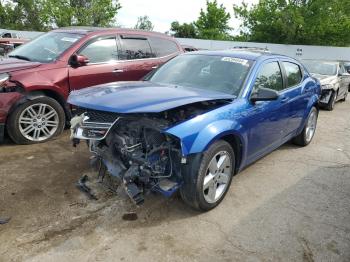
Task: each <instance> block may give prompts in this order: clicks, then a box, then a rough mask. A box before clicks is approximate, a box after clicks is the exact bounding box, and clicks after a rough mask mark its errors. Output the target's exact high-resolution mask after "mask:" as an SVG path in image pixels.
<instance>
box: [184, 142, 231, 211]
mask: <svg viewBox="0 0 350 262" xmlns="http://www.w3.org/2000/svg"><path fill="white" fill-rule="evenodd" d="M189 164H190V165H192V166H191V167H190V168H189V170H191V171H190V172H191V173H190V174H186V173H185V174H184V176H188V177H190V179H187V180H186V179H185V185H184V186H183V187H182V188H181V191H180V192H181V196H182V199H183V200H184V201H185V202H186V203H187V204H188V205H190V206H191V207H193V208H195V209H197V210H201V211H208V210H210V209H213V208H214V207H216V206H217V205H218V204H219V203H220V202H221V201H222V200H223V198H224V197H225V195H226V193H227V191H228V189H229V187H230V184H231V180H232V176H233V172H234V170H235V155H234V151H233V149H232V147H231V146H230V144H229V143H227V142H226V141H223V140H220V141H217V142H215V143H214V144H212V145H211V146H210V147H209V149H208V150H207V151H206V152H204V153H203V157H202V158H201V160H200V161H199V162H198V163H197V164H196V163H195V162H193V163H189ZM198 166H199V168H198Z"/></svg>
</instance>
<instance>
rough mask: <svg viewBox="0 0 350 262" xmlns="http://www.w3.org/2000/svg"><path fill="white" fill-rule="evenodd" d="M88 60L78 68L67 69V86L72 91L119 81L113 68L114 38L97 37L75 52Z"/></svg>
mask: <svg viewBox="0 0 350 262" xmlns="http://www.w3.org/2000/svg"><path fill="white" fill-rule="evenodd" d="M77 53H78V54H81V55H84V56H86V57H87V58H88V59H89V63H88V64H87V65H84V66H79V67H71V66H70V67H69V84H70V88H71V89H72V90H77V89H81V88H85V87H88V86H93V85H98V84H104V83H109V82H114V81H119V80H120V79H119V75H118V73H115V71H114V70H115V68H116V67H117V65H118V60H119V59H118V49H117V42H116V36H105V37H99V38H96V39H94V40H91V41H89V42H87V43H86V44H85V45H83V46H82V48H80V50H79V51H78V52H77Z"/></svg>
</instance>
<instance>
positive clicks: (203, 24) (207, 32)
mask: <svg viewBox="0 0 350 262" xmlns="http://www.w3.org/2000/svg"><path fill="white" fill-rule="evenodd" d="M230 18H231V15H230V14H229V13H228V12H226V9H225V7H224V6H223V5H222V4H221V5H218V3H217V1H216V0H214V1H209V0H207V7H206V10H205V11H204V10H203V9H201V12H200V15H199V18H198V20H197V21H196V22H195V26H196V27H197V30H198V37H199V38H202V39H216V40H226V39H230V35H229V31H230V30H231V28H230V27H229V25H228V22H229V20H230Z"/></svg>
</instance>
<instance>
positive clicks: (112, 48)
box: [79, 37, 118, 63]
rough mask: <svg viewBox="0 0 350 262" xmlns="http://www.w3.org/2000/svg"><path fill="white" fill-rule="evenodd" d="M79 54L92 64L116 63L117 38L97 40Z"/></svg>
mask: <svg viewBox="0 0 350 262" xmlns="http://www.w3.org/2000/svg"><path fill="white" fill-rule="evenodd" d="M79 54H81V55H84V56H86V57H87V58H88V59H89V60H90V63H104V62H109V61H115V60H117V55H118V52H117V44H116V41H115V38H114V37H113V38H105V39H99V40H96V41H94V42H92V43H90V44H88V45H87V46H86V47H84V48H83V49H82V50H81V51H80V52H79Z"/></svg>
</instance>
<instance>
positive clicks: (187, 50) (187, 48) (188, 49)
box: [181, 45, 198, 52]
mask: <svg viewBox="0 0 350 262" xmlns="http://www.w3.org/2000/svg"><path fill="white" fill-rule="evenodd" d="M181 47H182V49H183V50H184V51H185V52H193V51H198V48H196V47H194V46H191V45H181Z"/></svg>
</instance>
